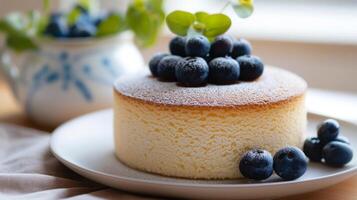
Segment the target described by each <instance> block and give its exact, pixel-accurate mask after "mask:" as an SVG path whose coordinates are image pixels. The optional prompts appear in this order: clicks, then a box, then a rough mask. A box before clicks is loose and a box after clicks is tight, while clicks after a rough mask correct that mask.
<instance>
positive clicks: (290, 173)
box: [273, 147, 308, 180]
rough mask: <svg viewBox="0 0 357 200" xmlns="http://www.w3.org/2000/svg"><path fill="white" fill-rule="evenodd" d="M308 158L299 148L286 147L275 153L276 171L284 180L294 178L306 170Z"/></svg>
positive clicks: (274, 165)
mask: <svg viewBox="0 0 357 200" xmlns="http://www.w3.org/2000/svg"><path fill="white" fill-rule="evenodd" d="M307 163H308V160H307V158H306V156H305V154H304V152H302V151H301V150H300V149H299V148H297V147H285V148H282V149H280V150H279V151H278V152H277V153H276V154H275V155H274V164H273V168H274V171H275V173H276V174H277V175H278V176H280V177H281V178H282V179H284V180H294V179H297V178H299V177H301V176H302V175H304V173H305V172H306V169H307Z"/></svg>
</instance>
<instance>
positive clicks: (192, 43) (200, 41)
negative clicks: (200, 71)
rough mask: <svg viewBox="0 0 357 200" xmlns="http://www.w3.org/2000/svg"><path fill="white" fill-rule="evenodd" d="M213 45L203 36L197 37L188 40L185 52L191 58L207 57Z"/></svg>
mask: <svg viewBox="0 0 357 200" xmlns="http://www.w3.org/2000/svg"><path fill="white" fill-rule="evenodd" d="M210 47H211V44H210V42H209V41H208V39H207V38H206V37H205V36H203V35H195V36H192V37H189V38H187V41H186V45H185V52H186V55H187V56H191V57H202V58H204V57H206V56H207V54H208V53H209V50H210Z"/></svg>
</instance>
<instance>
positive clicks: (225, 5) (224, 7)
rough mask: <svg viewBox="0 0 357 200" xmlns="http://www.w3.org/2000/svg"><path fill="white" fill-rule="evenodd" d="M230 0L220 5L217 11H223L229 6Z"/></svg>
mask: <svg viewBox="0 0 357 200" xmlns="http://www.w3.org/2000/svg"><path fill="white" fill-rule="evenodd" d="M229 4H230V2H229V1H227V2H226V4H224V6H223V7H222V9H221V10H220V11H219V13H223V11H224V10H225V9H226V8H227V7H228V6H229Z"/></svg>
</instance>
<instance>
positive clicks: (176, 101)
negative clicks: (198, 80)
mask: <svg viewBox="0 0 357 200" xmlns="http://www.w3.org/2000/svg"><path fill="white" fill-rule="evenodd" d="M114 86H115V89H116V91H118V92H119V93H121V94H122V95H124V96H128V97H132V98H136V99H140V100H144V101H149V102H152V103H158V104H165V105H185V106H224V107H226V106H243V105H264V104H269V103H274V102H279V101H283V100H287V99H289V98H291V97H294V96H299V95H301V94H303V93H304V92H305V90H306V88H307V84H306V82H305V81H304V80H303V79H302V78H300V77H299V76H297V75H295V74H293V73H291V72H288V71H286V70H283V69H279V68H275V67H266V68H265V71H264V73H263V75H262V76H261V77H260V78H259V79H258V80H256V81H254V82H240V83H236V84H232V85H212V84H209V85H207V86H205V87H182V86H178V85H177V83H174V82H161V81H158V80H157V79H156V78H154V77H152V76H151V75H150V73H149V72H147V71H146V72H144V73H142V74H136V75H133V76H126V77H122V78H120V79H118V80H117V81H116V82H115V84H114Z"/></svg>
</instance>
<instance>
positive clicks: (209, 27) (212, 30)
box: [202, 14, 232, 38]
mask: <svg viewBox="0 0 357 200" xmlns="http://www.w3.org/2000/svg"><path fill="white" fill-rule="evenodd" d="M202 23H204V24H205V26H206V28H205V30H204V32H203V35H205V36H206V37H209V38H210V37H215V36H218V35H221V34H223V33H225V32H226V31H227V30H228V29H229V28H230V27H231V24H232V22H231V19H230V18H229V17H228V16H226V15H224V14H212V15H209V16H206V17H204V19H203V21H202Z"/></svg>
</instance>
